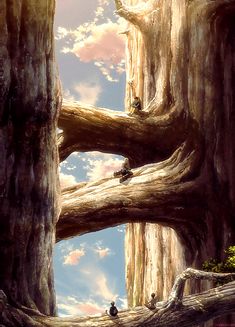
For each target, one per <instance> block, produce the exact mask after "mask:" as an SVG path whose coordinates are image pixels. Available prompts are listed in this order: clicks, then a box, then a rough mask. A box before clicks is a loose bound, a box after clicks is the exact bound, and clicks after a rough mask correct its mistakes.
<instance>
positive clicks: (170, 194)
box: [56, 147, 204, 242]
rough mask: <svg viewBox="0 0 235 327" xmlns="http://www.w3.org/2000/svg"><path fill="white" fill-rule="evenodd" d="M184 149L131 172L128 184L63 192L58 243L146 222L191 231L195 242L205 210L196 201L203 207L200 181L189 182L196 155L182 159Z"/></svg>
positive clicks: (111, 180) (104, 183) (86, 185)
mask: <svg viewBox="0 0 235 327" xmlns="http://www.w3.org/2000/svg"><path fill="white" fill-rule="evenodd" d="M184 150H185V148H184V147H182V148H180V149H179V150H178V151H177V152H175V154H174V155H173V156H172V157H171V159H169V160H167V161H165V162H162V163H159V164H150V165H147V166H143V167H141V168H139V169H135V170H133V173H134V174H133V177H131V178H129V179H128V180H127V181H126V182H124V183H120V182H119V179H118V178H113V177H111V178H106V179H104V180H100V181H96V182H91V183H82V184H81V185H79V184H78V185H77V186H74V187H71V188H68V189H65V190H64V192H63V197H62V199H63V202H62V212H61V215H60V219H59V221H58V223H57V228H56V238H57V240H58V241H59V240H61V239H65V238H69V237H72V236H75V235H79V234H84V233H88V232H91V231H97V230H100V229H102V228H107V227H111V226H116V225H119V224H122V223H126V222H128V221H129V222H130V221H132V222H140V221H148V222H155V223H157V222H160V223H162V224H164V225H169V226H173V227H174V228H176V229H178V230H179V231H181V229H182V230H183V229H185V230H186V229H191V231H193V232H194V235H195V241H196V240H197V237H199V234H198V232H197V229H199V230H200V228H202V229H203V226H204V224H203V219H202V220H201V224H200V225H199V226H200V227H199V226H198V217H200V216H201V217H203V215H202V212H203V206H202V207H200V208H198V206H197V202H198V201H200V203H202V200H203V194H202V193H200V192H199V189H200V187H201V185H200V179H195V180H191V178H190V177H191V176H190V174H191V172H192V165H193V164H194V161H195V160H196V158H197V153H196V152H195V153H192V154H191V155H189V156H186V157H185V158H184V160H183V158H182V157H183V156H184V154H185V151H184ZM188 216H190V217H191V219H190V220H189V219H188ZM194 218H195V220H194ZM188 241H189V240H188ZM190 241H191V242H193V240H192V239H191V240H190Z"/></svg>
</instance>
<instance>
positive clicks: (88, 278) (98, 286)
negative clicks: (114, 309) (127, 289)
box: [80, 265, 118, 302]
mask: <svg viewBox="0 0 235 327" xmlns="http://www.w3.org/2000/svg"><path fill="white" fill-rule="evenodd" d="M80 272H81V273H82V274H84V275H85V278H84V280H85V282H86V283H87V285H88V286H89V289H90V291H91V294H92V295H93V296H98V297H99V298H100V299H101V300H105V301H109V302H110V301H112V300H114V301H115V300H116V298H117V296H118V295H117V294H115V292H114V285H113V281H110V280H108V278H107V276H106V274H105V273H104V272H103V271H102V270H101V269H100V268H99V267H98V266H97V265H89V266H86V267H83V268H82V269H80Z"/></svg>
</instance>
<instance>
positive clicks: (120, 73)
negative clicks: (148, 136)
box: [54, 0, 126, 316]
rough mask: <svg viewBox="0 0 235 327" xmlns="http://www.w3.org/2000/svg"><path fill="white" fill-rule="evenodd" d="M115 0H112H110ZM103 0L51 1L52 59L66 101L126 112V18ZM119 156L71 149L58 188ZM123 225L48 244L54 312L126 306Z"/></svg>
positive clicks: (106, 168) (100, 173) (113, 166)
mask: <svg viewBox="0 0 235 327" xmlns="http://www.w3.org/2000/svg"><path fill="white" fill-rule="evenodd" d="M113 2H114V1H113ZM113 2H112V1H108V0H89V1H84V0H57V4H56V5H57V7H56V14H55V25H54V26H55V27H54V31H55V48H56V59H57V63H58V68H59V74H60V79H61V82H62V89H63V97H64V98H65V99H70V100H75V101H81V102H84V103H87V104H91V105H96V106H99V107H106V108H110V109H114V110H120V111H122V110H124V109H123V108H124V96H125V94H124V92H125V62H124V54H125V39H124V36H122V35H120V34H118V33H119V32H120V31H121V30H122V28H121V26H122V25H123V24H124V22H123V21H122V20H121V19H120V18H119V17H117V16H116V15H115V14H114V4H113ZM122 160H123V158H122V157H120V156H116V155H113V154H104V153H98V152H88V153H76V152H75V153H73V154H71V155H70V156H69V157H68V158H67V159H66V160H65V161H64V162H63V163H61V165H60V180H61V186H62V187H67V186H70V185H73V184H76V183H78V182H81V181H89V180H90V181H91V180H96V179H100V178H104V177H106V176H112V174H113V171H115V170H118V169H120V167H121V163H122ZM124 235H125V226H124V225H123V226H118V227H115V228H108V229H105V230H102V231H99V232H96V233H90V234H86V235H83V236H80V237H75V238H72V239H69V240H66V241H61V242H59V243H58V244H57V245H56V246H55V250H54V273H55V290H56V296H57V307H58V314H59V315H60V316H70V315H75V316H76V315H91V314H100V313H104V311H105V310H106V309H108V308H109V306H110V302H111V301H112V300H114V301H116V304H117V307H118V308H120V309H121V308H125V307H126V290H125V266H124V265H125V263H124Z"/></svg>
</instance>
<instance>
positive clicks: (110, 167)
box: [87, 158, 122, 181]
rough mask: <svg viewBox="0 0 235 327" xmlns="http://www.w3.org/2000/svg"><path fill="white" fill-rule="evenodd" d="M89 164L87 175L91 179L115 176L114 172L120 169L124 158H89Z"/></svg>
mask: <svg viewBox="0 0 235 327" xmlns="http://www.w3.org/2000/svg"><path fill="white" fill-rule="evenodd" d="M88 162H89V166H87V177H88V178H89V180H90V181H94V180H96V179H100V178H106V177H111V176H113V172H114V171H116V170H119V169H120V168H121V165H122V160H120V159H117V158H109V159H107V160H105V159H103V160H102V159H98V160H92V159H89V160H88Z"/></svg>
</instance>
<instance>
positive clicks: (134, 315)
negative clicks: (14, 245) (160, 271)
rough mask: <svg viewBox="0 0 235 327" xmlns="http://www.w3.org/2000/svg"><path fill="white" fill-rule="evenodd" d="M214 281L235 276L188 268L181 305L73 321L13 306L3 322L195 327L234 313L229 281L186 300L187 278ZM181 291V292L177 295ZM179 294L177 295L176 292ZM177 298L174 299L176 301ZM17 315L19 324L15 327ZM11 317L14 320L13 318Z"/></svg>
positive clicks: (233, 288)
mask: <svg viewBox="0 0 235 327" xmlns="http://www.w3.org/2000/svg"><path fill="white" fill-rule="evenodd" d="M192 277H193V278H199V279H201V278H203V279H213V280H215V281H220V282H221V280H224V281H228V280H233V279H234V277H235V276H234V274H215V273H205V272H202V271H197V270H194V269H187V270H186V271H185V272H183V273H182V274H181V275H180V276H179V277H178V278H177V280H176V282H175V285H174V287H173V290H172V294H174V295H175V294H176V293H177V296H178V295H179V293H180V295H179V298H180V303H179V302H177V303H176V302H174V301H172V299H173V298H172V297H170V298H169V300H168V301H163V302H158V303H157V304H156V309H155V310H149V309H148V308H147V307H137V308H134V309H131V310H124V311H120V312H119V313H118V316H117V317H115V318H111V317H109V316H108V315H107V314H103V315H102V316H101V317H73V318H52V317H46V316H43V315H39V313H37V312H34V311H33V310H31V311H29V310H27V309H26V308H19V309H16V308H13V307H11V306H9V305H7V306H6V307H5V310H4V312H3V322H4V323H8V322H10V324H9V325H7V326H9V327H11V326H12V327H13V326H14V327H18V326H21V324H20V323H21V322H22V321H23V323H24V325H25V326H26V325H27V326H28V325H29V326H35V327H37V326H39V327H41V326H48V327H56V326H58V327H66V326H68V327H73V326H74V327H75V326H79V327H85V326H88V327H89V326H90V327H94V326H101V327H111V326H116V325H118V326H125V327H138V326H142V327H155V326H158V327H180V326H185V327H193V326H198V324H200V323H203V322H206V321H208V320H209V319H211V318H216V317H219V316H221V315H224V314H228V313H231V312H233V310H234V306H235V282H229V283H227V284H225V285H223V286H220V287H217V288H213V289H210V290H208V291H205V292H203V293H200V294H195V295H189V296H185V297H183V292H182V290H183V289H182V285H181V282H182V281H183V282H185V278H192ZM178 290H180V292H177V291H178ZM175 291H176V292H175ZM175 299H176V297H175V296H174V300H175ZM12 315H14V317H15V319H18V321H17V320H15V324H11V321H12V318H11V316H12ZM9 317H10V319H9Z"/></svg>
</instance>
